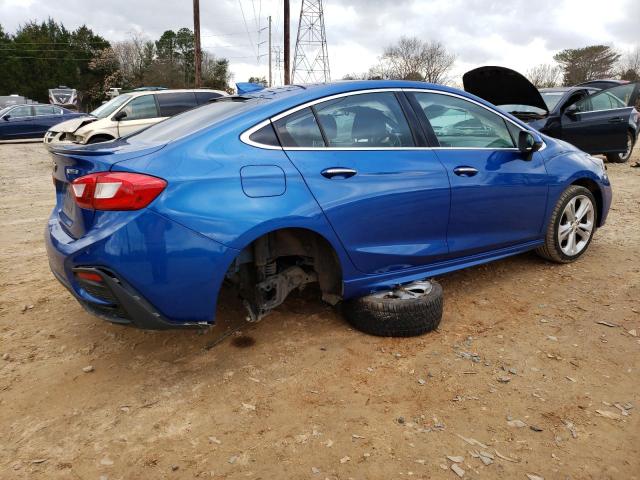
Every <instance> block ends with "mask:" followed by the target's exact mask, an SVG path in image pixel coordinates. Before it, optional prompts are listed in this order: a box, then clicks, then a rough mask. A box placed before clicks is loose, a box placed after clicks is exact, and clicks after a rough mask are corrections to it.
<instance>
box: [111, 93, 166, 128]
mask: <svg viewBox="0 0 640 480" xmlns="http://www.w3.org/2000/svg"><path fill="white" fill-rule="evenodd" d="M120 112H125V113H126V114H127V116H126V117H124V118H123V119H122V120H120V121H119V122H118V136H119V137H123V136H125V135H129V134H130V133H134V132H137V131H139V130H142V129H143V128H146V127H148V126H149V125H153V124H154V123H157V122H159V121H160V120H162V118H160V116H159V114H158V105H157V104H156V99H155V95H152V94H149V95H141V96H139V97H134V98H133V99H132V100H131V101H130V102H129V103H127V104H126V105H125V106H124V107H122V109H120Z"/></svg>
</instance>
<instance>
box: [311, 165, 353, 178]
mask: <svg viewBox="0 0 640 480" xmlns="http://www.w3.org/2000/svg"><path fill="white" fill-rule="evenodd" d="M320 173H321V174H322V176H323V177H326V178H334V177H335V178H349V177H353V176H354V175H355V174H356V173H358V171H357V170H354V169H352V168H344V167H332V168H326V169H324V170H323V171H322V172H320Z"/></svg>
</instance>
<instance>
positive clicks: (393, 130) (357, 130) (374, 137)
mask: <svg viewBox="0 0 640 480" xmlns="http://www.w3.org/2000/svg"><path fill="white" fill-rule="evenodd" d="M313 108H314V110H315V113H316V115H317V118H318V122H319V123H320V126H321V127H322V130H323V132H324V135H325V138H326V139H327V143H328V146H329V147H350V148H353V147H356V148H357V147H363V148H389V147H413V146H414V145H415V144H414V142H413V137H412V135H411V129H410V128H409V124H408V123H407V120H406V119H405V116H404V114H403V113H402V108H401V107H400V104H399V103H398V100H397V99H396V97H395V94H394V93H393V92H379V93H363V94H358V95H349V96H346V97H340V98H337V99H334V100H329V101H326V102H323V103H319V104H317V105H315V106H314V107H313Z"/></svg>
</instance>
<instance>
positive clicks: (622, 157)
mask: <svg viewBox="0 0 640 480" xmlns="http://www.w3.org/2000/svg"><path fill="white" fill-rule="evenodd" d="M634 144H635V141H634V138H633V134H632V133H631V132H627V149H626V150H625V152H624V153H608V154H607V160H609V161H610V162H612V163H626V162H627V161H628V160H629V159H630V158H631V153H632V152H633V146H634Z"/></svg>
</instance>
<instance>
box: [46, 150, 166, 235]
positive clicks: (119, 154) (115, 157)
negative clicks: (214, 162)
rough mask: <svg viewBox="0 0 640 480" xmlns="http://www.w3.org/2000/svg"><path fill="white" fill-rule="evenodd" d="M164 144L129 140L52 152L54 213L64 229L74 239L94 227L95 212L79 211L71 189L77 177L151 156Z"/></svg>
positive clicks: (83, 209)
mask: <svg viewBox="0 0 640 480" xmlns="http://www.w3.org/2000/svg"><path fill="white" fill-rule="evenodd" d="M163 147H164V144H155V145H150V144H146V145H144V144H143V145H141V144H137V145H135V146H133V145H130V144H128V143H127V142H126V140H118V141H115V142H109V143H106V144H94V145H87V146H75V145H74V146H64V147H58V148H54V149H52V150H51V155H52V157H53V183H54V185H55V190H56V206H55V209H54V213H55V214H56V215H57V216H58V219H59V220H60V224H61V226H62V228H64V230H65V231H66V232H67V233H68V234H69V235H70V236H71V237H73V238H75V239H77V238H80V237H82V236H83V235H84V234H85V233H86V232H87V231H88V230H89V229H90V228H91V227H92V226H93V223H94V219H95V210H91V209H85V208H80V206H78V204H77V203H76V201H75V199H74V196H73V192H72V189H71V182H73V181H74V180H75V179H76V178H79V177H82V176H85V175H88V174H90V173H96V172H106V171H109V170H111V168H112V167H113V166H114V165H115V164H117V163H120V162H124V161H125V160H131V159H133V158H137V157H141V156H144V155H149V154H151V153H153V152H156V151H158V150H160V149H161V148H163Z"/></svg>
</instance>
